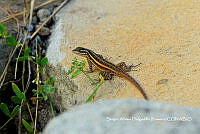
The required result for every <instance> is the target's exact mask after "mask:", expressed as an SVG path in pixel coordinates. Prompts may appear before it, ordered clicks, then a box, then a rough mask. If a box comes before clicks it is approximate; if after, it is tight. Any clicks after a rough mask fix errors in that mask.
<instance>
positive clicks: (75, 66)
mask: <svg viewBox="0 0 200 134" xmlns="http://www.w3.org/2000/svg"><path fill="white" fill-rule="evenodd" d="M77 66H78V61H77V59H73V60H72V66H71V68H70V69H69V70H68V71H67V73H66V75H69V74H71V73H72V72H73V71H74V70H75V69H76V68H77Z"/></svg>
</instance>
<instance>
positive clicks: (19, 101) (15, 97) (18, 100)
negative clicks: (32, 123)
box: [11, 96, 22, 104]
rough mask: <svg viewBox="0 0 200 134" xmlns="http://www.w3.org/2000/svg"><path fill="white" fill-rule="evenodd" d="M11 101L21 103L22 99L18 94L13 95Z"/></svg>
mask: <svg viewBox="0 0 200 134" xmlns="http://www.w3.org/2000/svg"><path fill="white" fill-rule="evenodd" d="M11 101H12V102H14V103H15V104H20V103H21V101H22V99H20V98H19V97H17V96H12V97H11Z"/></svg>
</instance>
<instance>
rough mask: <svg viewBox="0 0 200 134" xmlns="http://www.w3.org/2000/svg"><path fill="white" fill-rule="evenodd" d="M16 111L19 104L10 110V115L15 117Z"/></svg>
mask: <svg viewBox="0 0 200 134" xmlns="http://www.w3.org/2000/svg"><path fill="white" fill-rule="evenodd" d="M18 111H19V105H17V106H15V108H14V109H13V110H12V112H11V117H15V115H16V114H17V113H18Z"/></svg>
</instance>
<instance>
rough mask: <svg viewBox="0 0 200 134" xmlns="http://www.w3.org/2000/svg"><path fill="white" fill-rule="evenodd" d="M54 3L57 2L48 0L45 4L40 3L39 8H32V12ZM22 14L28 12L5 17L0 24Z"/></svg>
mask: <svg viewBox="0 0 200 134" xmlns="http://www.w3.org/2000/svg"><path fill="white" fill-rule="evenodd" d="M55 1H58V0H49V1H47V2H45V3H42V4H41V5H39V6H36V7H35V8H34V10H37V9H40V8H42V7H44V6H46V5H48V4H51V3H53V2H55ZM24 12H26V13H27V12H28V10H26V11H22V12H20V13H17V14H15V15H12V16H9V17H6V18H5V19H2V20H1V21H0V23H4V22H6V21H9V20H10V19H12V18H13V17H18V16H21V15H23V14H24Z"/></svg>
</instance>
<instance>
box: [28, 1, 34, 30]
mask: <svg viewBox="0 0 200 134" xmlns="http://www.w3.org/2000/svg"><path fill="white" fill-rule="evenodd" d="M34 3H35V0H32V1H31V9H30V18H29V26H30V25H31V22H32V17H33V8H34Z"/></svg>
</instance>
